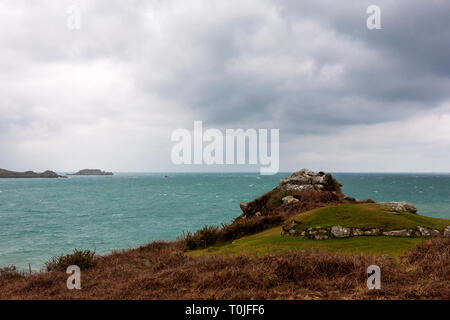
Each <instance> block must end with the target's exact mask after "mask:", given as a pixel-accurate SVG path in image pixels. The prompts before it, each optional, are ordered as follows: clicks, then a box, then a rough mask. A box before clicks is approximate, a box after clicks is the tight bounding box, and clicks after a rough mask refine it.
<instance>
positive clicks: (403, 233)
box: [383, 229, 413, 237]
mask: <svg viewBox="0 0 450 320" xmlns="http://www.w3.org/2000/svg"><path fill="white" fill-rule="evenodd" d="M412 234H413V230H411V229H401V230H392V231H384V232H383V235H384V236H389V237H411V235H412Z"/></svg>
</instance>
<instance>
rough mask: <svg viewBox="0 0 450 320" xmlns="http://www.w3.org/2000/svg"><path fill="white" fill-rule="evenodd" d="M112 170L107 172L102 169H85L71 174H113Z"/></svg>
mask: <svg viewBox="0 0 450 320" xmlns="http://www.w3.org/2000/svg"><path fill="white" fill-rule="evenodd" d="M112 175H113V173H112V172H105V171H102V170H100V169H83V170H80V171H78V172H77V173H74V174H71V176H112Z"/></svg>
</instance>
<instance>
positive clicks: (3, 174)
mask: <svg viewBox="0 0 450 320" xmlns="http://www.w3.org/2000/svg"><path fill="white" fill-rule="evenodd" d="M0 178H67V177H65V176H60V175H59V174H57V173H56V172H53V171H50V170H47V171H44V172H42V173H36V172H33V171H26V172H16V171H9V170H5V169H0Z"/></svg>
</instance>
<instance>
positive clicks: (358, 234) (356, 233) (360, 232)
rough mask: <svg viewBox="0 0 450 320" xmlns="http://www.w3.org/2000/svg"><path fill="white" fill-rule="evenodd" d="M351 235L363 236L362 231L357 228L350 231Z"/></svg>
mask: <svg viewBox="0 0 450 320" xmlns="http://www.w3.org/2000/svg"><path fill="white" fill-rule="evenodd" d="M352 235H353V236H363V235H364V231H363V230H361V229H358V228H353V229H352Z"/></svg>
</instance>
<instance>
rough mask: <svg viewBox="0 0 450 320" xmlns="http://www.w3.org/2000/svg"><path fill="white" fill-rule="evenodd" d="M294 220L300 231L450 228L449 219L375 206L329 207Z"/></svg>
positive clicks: (349, 205)
mask: <svg viewBox="0 0 450 320" xmlns="http://www.w3.org/2000/svg"><path fill="white" fill-rule="evenodd" d="M292 219H294V220H295V221H296V222H297V223H298V225H297V226H296V229H297V230H299V231H301V230H304V229H306V228H310V227H318V226H321V227H330V226H336V225H340V226H344V227H355V228H362V229H369V228H379V229H382V230H399V229H414V228H415V227H417V226H422V227H427V228H433V229H438V230H440V231H442V230H443V229H444V228H445V227H446V226H448V225H450V220H447V219H438V218H430V217H425V216H421V215H418V214H412V213H409V212H405V213H400V214H396V215H395V214H392V213H391V212H389V211H386V210H383V208H382V207H381V206H380V205H379V204H374V203H366V204H343V205H338V206H329V207H326V208H319V209H315V210H311V211H308V212H305V213H303V214H299V215H297V216H296V217H294V218H292ZM287 223H289V221H288V222H287Z"/></svg>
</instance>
